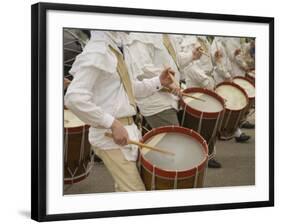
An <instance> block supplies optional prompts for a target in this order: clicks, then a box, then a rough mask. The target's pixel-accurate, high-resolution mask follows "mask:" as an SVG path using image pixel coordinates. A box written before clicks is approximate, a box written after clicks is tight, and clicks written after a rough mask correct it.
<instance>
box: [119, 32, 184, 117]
mask: <svg viewBox="0 0 281 224" xmlns="http://www.w3.org/2000/svg"><path fill="white" fill-rule="evenodd" d="M129 38H130V41H129V43H128V44H127V46H126V47H125V48H124V55H125V61H126V64H127V67H128V71H129V73H130V74H131V76H132V77H134V79H135V80H143V79H151V78H154V77H158V76H159V75H160V74H161V71H162V70H163V69H164V68H165V66H170V67H171V68H172V69H173V70H174V71H175V72H176V74H175V78H176V80H178V81H179V79H180V74H179V71H178V69H177V66H176V64H175V62H174V60H173V59H172V57H171V56H170V54H169V53H168V51H167V49H166V47H165V46H164V45H163V41H162V35H161V34H148V33H130V35H129ZM136 102H137V105H138V107H139V109H140V112H141V114H142V115H143V116H151V115H154V114H157V113H159V112H162V111H164V110H167V109H170V108H174V109H176V110H177V109H178V97H176V96H174V95H172V94H170V93H166V92H161V91H159V92H155V93H154V94H152V95H150V96H148V97H137V96H136Z"/></svg>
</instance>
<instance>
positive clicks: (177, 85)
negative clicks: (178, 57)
mask: <svg viewBox="0 0 281 224" xmlns="http://www.w3.org/2000/svg"><path fill="white" fill-rule="evenodd" d="M164 68H165V69H167V66H166V65H164ZM169 76H170V78H171V79H172V81H173V83H174V84H175V85H176V87H177V88H179V89H180V86H179V84H178V82H177V80H176V78H175V77H174V76H173V75H172V74H171V73H170V72H169ZM164 89H166V90H168V92H171V91H172V90H170V89H169V88H167V87H164ZM181 93H182V95H183V96H186V97H190V98H193V99H196V100H201V101H203V102H205V100H203V99H200V98H197V97H194V96H190V95H189V94H187V93H184V92H181Z"/></svg>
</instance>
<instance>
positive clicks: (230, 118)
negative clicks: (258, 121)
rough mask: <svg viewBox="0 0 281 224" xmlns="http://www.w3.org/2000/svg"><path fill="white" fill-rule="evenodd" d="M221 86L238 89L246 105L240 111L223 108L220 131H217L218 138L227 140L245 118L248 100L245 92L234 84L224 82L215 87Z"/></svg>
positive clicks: (232, 135)
mask: <svg viewBox="0 0 281 224" xmlns="http://www.w3.org/2000/svg"><path fill="white" fill-rule="evenodd" d="M222 85H230V86H233V87H235V88H237V89H239V90H240V91H241V92H242V94H243V95H244V97H245V98H246V101H247V104H246V105H245V106H244V107H243V108H241V109H237V110H233V109H228V108H227V107H226V108H225V111H224V116H223V120H222V122H221V126H220V130H219V136H220V138H221V139H225V140H229V139H232V138H233V137H234V133H235V131H236V130H237V128H238V127H239V126H240V124H241V122H242V121H243V119H244V118H245V114H246V112H247V109H248V105H249V98H248V96H247V93H246V91H245V90H244V89H243V88H241V87H240V86H239V85H237V84H236V83H233V82H228V81H225V82H222V83H219V84H218V85H217V86H216V88H218V87H219V86H222Z"/></svg>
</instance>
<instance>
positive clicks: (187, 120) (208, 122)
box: [179, 110, 222, 155]
mask: <svg viewBox="0 0 281 224" xmlns="http://www.w3.org/2000/svg"><path fill="white" fill-rule="evenodd" d="M183 114H184V113H183V110H181V111H179V120H180V121H182V119H184V120H183V123H182V126H183V127H185V128H190V129H193V130H194V131H197V132H198V127H199V123H200V117H197V116H195V115H192V114H190V113H188V112H185V117H184V118H183ZM217 119H219V121H218V122H219V123H218V125H217V130H216V131H215V135H214V136H213V137H212V135H213V130H214V129H215V126H216V123H217ZM221 121H222V116H221V117H220V118H216V119H212V118H202V121H201V131H200V132H198V133H199V134H200V135H201V136H202V137H203V138H204V139H205V140H206V141H207V144H208V146H209V155H212V154H213V152H214V146H215V144H216V140H217V138H216V137H217V134H218V131H219V130H218V127H219V124H220V123H221Z"/></svg>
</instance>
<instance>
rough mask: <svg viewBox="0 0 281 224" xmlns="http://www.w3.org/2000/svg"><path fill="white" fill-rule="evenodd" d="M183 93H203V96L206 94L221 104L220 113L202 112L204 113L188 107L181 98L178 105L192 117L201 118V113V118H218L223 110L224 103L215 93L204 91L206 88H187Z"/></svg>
mask: <svg viewBox="0 0 281 224" xmlns="http://www.w3.org/2000/svg"><path fill="white" fill-rule="evenodd" d="M183 92H184V93H194V92H200V93H204V94H208V95H209V96H212V97H214V98H216V99H217V100H218V101H219V102H220V103H221V104H222V107H223V109H222V110H221V111H218V112H204V111H200V110H197V109H195V108H193V107H191V106H189V105H188V104H186V103H185V102H184V100H183V98H181V99H180V104H181V106H182V107H183V109H185V108H186V109H187V110H186V111H187V112H190V113H191V114H193V115H197V116H199V117H200V116H201V114H202V113H203V118H214V119H215V118H217V117H218V116H219V114H220V113H222V112H223V111H224V110H225V103H224V99H223V98H222V97H221V96H220V95H219V94H217V93H216V92H215V91H212V90H209V89H206V88H200V87H191V88H187V89H185V90H184V91H183Z"/></svg>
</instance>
